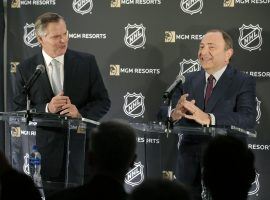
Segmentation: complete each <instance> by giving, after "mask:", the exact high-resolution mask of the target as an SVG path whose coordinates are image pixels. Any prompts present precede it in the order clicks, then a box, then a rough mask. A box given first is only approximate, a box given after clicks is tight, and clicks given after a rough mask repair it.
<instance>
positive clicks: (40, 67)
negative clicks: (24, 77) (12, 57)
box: [24, 65, 45, 93]
mask: <svg viewBox="0 0 270 200" xmlns="http://www.w3.org/2000/svg"><path fill="white" fill-rule="evenodd" d="M44 72H45V67H44V65H38V66H37V67H36V70H35V72H34V73H33V75H32V76H31V77H30V78H29V79H28V81H27V82H26V84H25V86H24V89H25V91H26V93H28V91H29V89H30V88H31V87H32V85H33V84H34V83H35V81H36V80H37V78H38V77H39V76H40V74H41V73H44Z"/></svg>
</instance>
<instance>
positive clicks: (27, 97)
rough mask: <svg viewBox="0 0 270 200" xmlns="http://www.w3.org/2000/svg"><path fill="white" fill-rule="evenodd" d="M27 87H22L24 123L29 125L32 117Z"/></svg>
mask: <svg viewBox="0 0 270 200" xmlns="http://www.w3.org/2000/svg"><path fill="white" fill-rule="evenodd" d="M29 89H30V88H29V87H26V85H25V86H24V92H25V94H26V117H25V118H26V123H27V124H29V121H31V120H32V116H31V113H30V111H31V109H30V105H31V101H30V95H29Z"/></svg>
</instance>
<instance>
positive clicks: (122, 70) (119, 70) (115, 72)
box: [110, 65, 160, 76]
mask: <svg viewBox="0 0 270 200" xmlns="http://www.w3.org/2000/svg"><path fill="white" fill-rule="evenodd" d="M121 74H149V75H155V74H160V69H158V68H128V67H121V66H120V65H110V76H120V75H121Z"/></svg>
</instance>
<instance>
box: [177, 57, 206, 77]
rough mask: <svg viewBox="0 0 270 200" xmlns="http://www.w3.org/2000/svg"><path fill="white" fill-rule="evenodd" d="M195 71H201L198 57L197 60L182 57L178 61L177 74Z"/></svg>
mask: <svg viewBox="0 0 270 200" xmlns="http://www.w3.org/2000/svg"><path fill="white" fill-rule="evenodd" d="M197 71H201V65H200V64H199V61H198V59H197V60H192V59H189V60H186V59H183V61H182V62H180V72H179V74H181V75H184V74H186V73H190V72H197Z"/></svg>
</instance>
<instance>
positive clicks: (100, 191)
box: [48, 174, 127, 200]
mask: <svg viewBox="0 0 270 200" xmlns="http://www.w3.org/2000/svg"><path fill="white" fill-rule="evenodd" d="M84 199H93V200H95V199H104V200H105V199H119V200H126V199H127V193H126V192H125V190H124V186H123V184H121V183H120V182H118V181H117V180H115V179H114V178H112V177H109V176H107V175H102V174H97V175H95V176H94V177H93V178H92V179H91V180H90V181H89V182H88V183H86V184H85V185H82V186H78V187H75V188H69V189H66V190H63V191H61V192H58V193H55V194H54V195H52V196H49V198H48V200H84Z"/></svg>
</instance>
